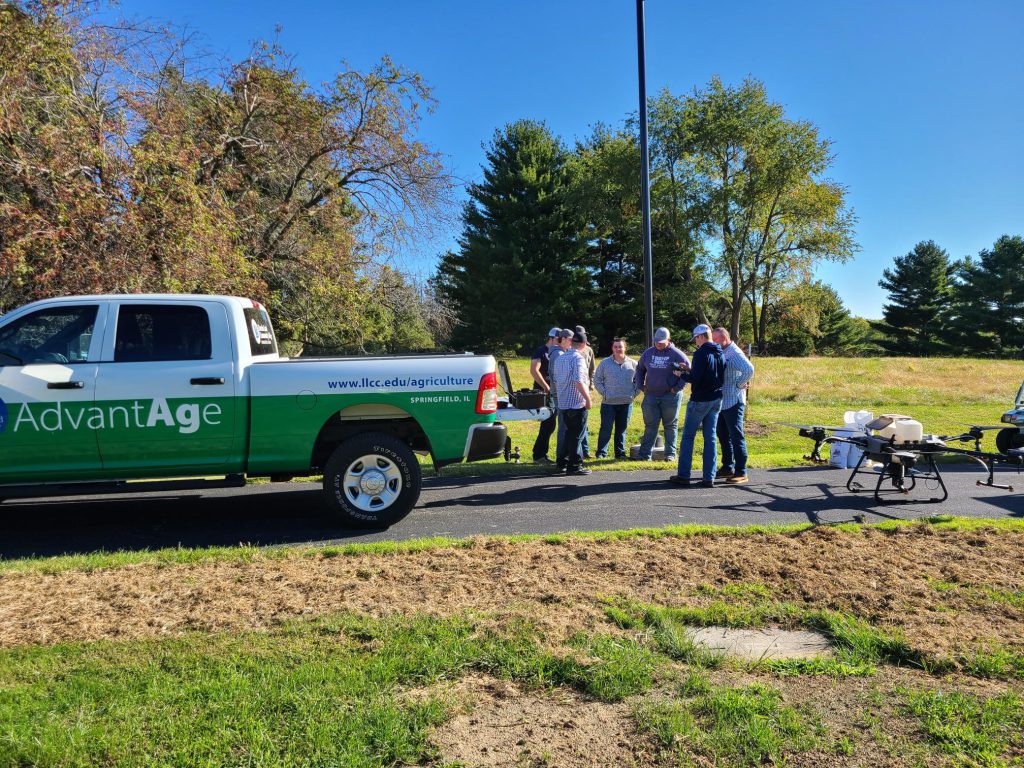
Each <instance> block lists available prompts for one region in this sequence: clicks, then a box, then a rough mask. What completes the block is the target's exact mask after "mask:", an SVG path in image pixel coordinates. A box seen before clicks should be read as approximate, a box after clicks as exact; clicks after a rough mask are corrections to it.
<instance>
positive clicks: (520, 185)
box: [438, 120, 589, 351]
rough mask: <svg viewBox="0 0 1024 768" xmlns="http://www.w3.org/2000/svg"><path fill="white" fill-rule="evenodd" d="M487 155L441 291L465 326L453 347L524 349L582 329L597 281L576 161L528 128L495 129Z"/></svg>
mask: <svg viewBox="0 0 1024 768" xmlns="http://www.w3.org/2000/svg"><path fill="white" fill-rule="evenodd" d="M486 157H487V163H486V165H485V167H484V178H483V181H482V182H481V183H479V184H473V185H471V186H470V188H469V196H470V201H469V202H468V203H467V204H466V206H465V208H464V209H463V214H462V222H463V230H462V236H461V238H460V241H459V250H458V252H456V253H448V254H446V255H445V256H444V257H443V258H442V259H441V264H440V267H439V270H438V286H439V289H440V291H441V293H442V294H443V295H444V297H445V299H446V301H448V302H449V303H450V304H451V305H452V307H453V309H455V311H456V312H457V313H458V316H459V320H460V324H459V326H458V327H457V328H456V329H455V330H454V332H453V334H452V346H453V347H455V348H457V349H459V348H463V349H487V350H489V351H508V350H519V351H524V350H527V349H529V348H530V347H531V346H534V345H536V344H537V343H539V342H540V341H542V340H543V338H544V336H545V335H546V333H547V330H548V328H550V327H552V326H553V325H572V324H575V323H576V322H583V319H582V318H578V315H577V313H578V312H579V309H580V306H581V304H580V302H581V301H583V300H584V298H585V295H586V293H587V288H588V283H589V278H588V275H587V272H586V270H585V268H584V267H583V261H584V256H583V254H584V245H583V242H582V237H581V236H580V223H579V221H578V216H576V215H574V214H573V213H572V209H571V208H570V207H569V206H567V205H566V195H567V193H568V190H569V184H570V178H569V174H570V171H569V163H568V159H569V157H568V153H567V152H566V150H565V149H564V147H563V146H562V144H561V142H559V141H558V140H557V139H556V138H555V137H553V136H552V135H551V133H550V131H549V130H548V129H547V127H546V126H545V125H543V124H542V123H537V122H533V121H529V120H520V121H517V122H515V123H512V124H510V125H507V126H506V127H505V128H504V129H503V130H501V131H496V132H495V134H494V138H493V140H492V142H491V144H490V146H489V147H488V149H487V156H486Z"/></svg>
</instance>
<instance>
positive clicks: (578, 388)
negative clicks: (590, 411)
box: [573, 355, 591, 408]
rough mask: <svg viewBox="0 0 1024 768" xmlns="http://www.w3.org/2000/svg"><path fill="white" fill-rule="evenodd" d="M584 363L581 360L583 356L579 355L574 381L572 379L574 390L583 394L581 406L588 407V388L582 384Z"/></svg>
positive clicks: (589, 402)
mask: <svg viewBox="0 0 1024 768" xmlns="http://www.w3.org/2000/svg"><path fill="white" fill-rule="evenodd" d="M586 365H587V364H586V363H585V362H583V357H582V355H581V356H580V359H579V364H578V366H577V368H576V376H575V381H573V384H574V385H575V387H576V391H577V392H579V393H580V394H581V395H583V407H584V408H590V406H591V400H590V389H589V388H588V387H587V386H585V385H584V384H583V372H584V371H585V370H586Z"/></svg>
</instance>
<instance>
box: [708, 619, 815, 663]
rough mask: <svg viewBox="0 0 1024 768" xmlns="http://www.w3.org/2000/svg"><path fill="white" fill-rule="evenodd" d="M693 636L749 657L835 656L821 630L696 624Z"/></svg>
mask: <svg viewBox="0 0 1024 768" xmlns="http://www.w3.org/2000/svg"><path fill="white" fill-rule="evenodd" d="M689 633H690V637H692V638H693V641H694V642H695V643H697V644H698V645H701V646H703V647H704V648H706V649H708V650H709V651H715V652H718V653H724V654H727V655H729V656H735V657H736V658H740V659H745V660H747V661H758V660H760V659H810V658H816V657H820V656H831V655H832V646H831V645H830V644H829V642H828V640H827V639H826V638H825V637H824V636H822V635H819V634H818V633H817V632H807V631H803V630H796V631H794V630H786V629H770V628H769V629H729V628H727V627H696V628H693V629H690V630H689Z"/></svg>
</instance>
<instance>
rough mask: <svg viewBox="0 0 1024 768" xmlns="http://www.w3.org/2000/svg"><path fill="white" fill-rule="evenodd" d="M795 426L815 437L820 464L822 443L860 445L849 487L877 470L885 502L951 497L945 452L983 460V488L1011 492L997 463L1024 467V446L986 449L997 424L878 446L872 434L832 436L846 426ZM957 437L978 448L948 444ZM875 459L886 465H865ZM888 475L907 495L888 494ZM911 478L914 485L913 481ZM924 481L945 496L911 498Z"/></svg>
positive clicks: (857, 487) (878, 495)
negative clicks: (943, 467)
mask: <svg viewBox="0 0 1024 768" xmlns="http://www.w3.org/2000/svg"><path fill="white" fill-rule="evenodd" d="M795 426H797V427H798V428H799V430H800V436H801V437H806V438H808V439H810V440H813V441H814V448H813V449H812V450H811V452H810V454H808V455H805V456H804V458H805V459H806V460H808V461H811V462H814V463H816V464H824V463H826V462H827V460H826V459H823V458H822V456H821V447H822V446H823V445H826V444H833V443H847V444H849V445H853V446H855V447H856V448H858V449H860V450H861V456H860V459H859V460H858V462H857V464H856V466H854V467H853V470H852V471H851V472H850V476H849V478H848V479H847V481H846V488H847V490H849V491H850V492H851V493H859V492H860V491H862V490H864V486H863V485H861V483H860V482H858V481H857V479H856V478H857V476H858V475H866V474H869V475H872V476H874V475H876V474H877V477H878V480H877V482H876V483H875V487H874V498H875V501H876V502H878V503H879V504H899V503H901V504H922V503H923V504H936V503H940V502H943V501H945V500H946V499H948V498H949V490H948V489H947V488H946V483H945V481H944V480H943V479H942V473H941V472H940V471H939V466H938V463H937V462H936V461H935V458H936V456H938V455H939V454H954V455H959V456H966V457H967V458H969V459H971V460H972V461H976V462H978V463H979V464H981V465H982V467H983V468H984V469H985V470H986V472H987V473H988V477H987V478H986V479H985V480H984V481H982V480H978V481H977V482H976V484H977V485H978V486H984V487H988V488H1000V489H1002V490H1006V491H1010V492H1011V493H1012V492H1013V490H1014V488H1013V486H1012V485H1002V484H999V483H996V482H995V468H996V465H997V464H1006V465H1009V466H1015V467H1017V471H1018V472H1020V470H1021V467H1022V466H1024V450H1016V449H1015V450H1011V451H1009V452H1007V453H990V452H987V451H982V450H981V439H982V437H984V433H985V431H987V430H989V429H993V427H977V426H974V427H971V428H970V429H969V430H968V431H967V432H964V433H962V434H959V435H942V436H939V437H937V438H935V439H934V440H932V441H928V442H917V443H903V444H897V443H896V442H895V439H894V438H893V439H890V440H889V441H881V442H878V438H874V441H875V445H873V446H872V445H871V444H870V443H869V438H870V437H871V436H870V435H868V434H864V435H857V436H853V437H847V436H839V435H831V434H829V433H830V432H834V431H838V429H840V428H837V427H823V426H800V425H795ZM954 441H958V442H962V443H966V442H973V443H974V448H973V450H972V449H965V448H954V447H952V446H949V445H946V443H947V442H954ZM869 460H870V461H877V462H879V464H880V465H881V466H880V467H878V468H877V469H876V468H871V469H867V468H865V467H864V464H865V462H866V461H869ZM920 461H923V462H924V464H925V466H924V468H920V469H919V468H918V467H917V464H918V462H920ZM886 478H888V479H889V480H890V481H891V483H892V485H893V487H894V488H895V489H896V491H897V492H898V493H899V494H900V495H901V496H903V497H904V498H900V499H892V498H887V497H886V496H884V495H883V493H882V484H883V483H884V482H885V480H886ZM908 480H909V485H908V483H907V481H908ZM918 480H921V481H925V482H935V483H936V484H937V486H936V488H935V490H937V491H941V495H939V496H933V497H931V498H928V499H923V498H918V499H910V498H905V497H907V496H909V494H910V492H911V491H913V490H914V488H916V487H917V482H918Z"/></svg>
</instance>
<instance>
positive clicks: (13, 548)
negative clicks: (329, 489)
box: [0, 486, 379, 559]
mask: <svg viewBox="0 0 1024 768" xmlns="http://www.w3.org/2000/svg"><path fill="white" fill-rule="evenodd" d="M0 520H2V525H3V536H2V537H0V558H4V559H10V558H18V557H46V556H51V555H65V554H87V553H93V552H104V551H105V552H115V551H119V550H125V551H137V550H147V549H163V548H166V547H177V546H182V547H189V548H191V547H216V546H237V545H238V544H252V545H256V546H272V545H275V544H299V543H303V542H308V541H322V540H325V539H358V538H361V537H364V536H367V535H371V534H374V533H379V531H369V530H367V531H359V530H353V529H351V528H346V527H344V526H342V525H341V524H340V523H339V522H338V521H337V519H334V518H332V517H331V516H330V515H329V514H328V513H327V512H326V511H325V510H324V508H323V507H322V502H321V497H320V491H319V490H318V489H309V488H294V489H293V488H289V487H287V486H281V487H280V490H278V489H275V490H274V491H273V492H270V493H266V492H264V493H260V494H258V495H257V494H251V493H245V492H244V491H238V490H236V491H234V492H231V493H225V494H223V495H198V494H188V493H175V494H160V495H149V496H134V497H118V496H113V497H107V498H103V499H97V498H89V499H61V500H60V501H35V500H33V501H29V502H7V503H6V504H4V505H2V506H0Z"/></svg>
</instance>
